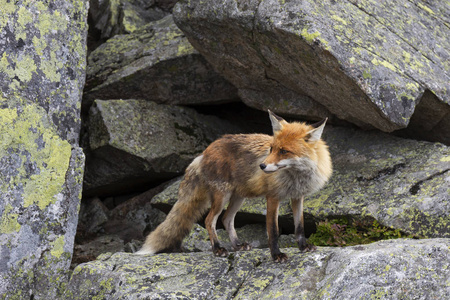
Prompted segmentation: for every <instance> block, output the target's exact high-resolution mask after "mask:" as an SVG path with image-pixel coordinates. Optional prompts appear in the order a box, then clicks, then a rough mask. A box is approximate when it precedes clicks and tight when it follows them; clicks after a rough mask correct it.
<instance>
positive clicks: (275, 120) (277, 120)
mask: <svg viewBox="0 0 450 300" xmlns="http://www.w3.org/2000/svg"><path fill="white" fill-rule="evenodd" d="M267 111H268V112H269V117H270V122H271V123H272V129H273V133H274V134H275V133H276V132H278V131H280V130H281V129H283V125H284V124H287V122H286V121H285V120H284V119H283V118H282V117H280V116H277V115H276V114H274V113H273V112H272V111H271V110H270V109H268V110H267Z"/></svg>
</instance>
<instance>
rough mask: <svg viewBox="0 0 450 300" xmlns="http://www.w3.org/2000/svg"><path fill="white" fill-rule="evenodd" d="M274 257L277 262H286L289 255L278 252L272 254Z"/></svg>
mask: <svg viewBox="0 0 450 300" xmlns="http://www.w3.org/2000/svg"><path fill="white" fill-rule="evenodd" d="M272 258H273V260H274V261H275V262H277V263H284V262H286V261H287V260H288V256H287V255H286V254H284V253H281V252H280V253H278V254H274V255H272Z"/></svg>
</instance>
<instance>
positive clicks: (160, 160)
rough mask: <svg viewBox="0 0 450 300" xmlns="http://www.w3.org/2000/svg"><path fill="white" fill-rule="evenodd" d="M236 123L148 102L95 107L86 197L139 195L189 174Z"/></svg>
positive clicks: (112, 102) (98, 103) (114, 102)
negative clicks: (147, 186) (141, 190)
mask: <svg viewBox="0 0 450 300" xmlns="http://www.w3.org/2000/svg"><path fill="white" fill-rule="evenodd" d="M227 132H230V133H233V132H237V128H235V127H234V126H233V125H232V124H229V123H228V122H226V121H223V120H220V119H218V118H215V117H211V116H205V115H201V114H198V113H197V112H195V111H194V110H193V109H190V108H184V107H177V106H170V105H162V104H156V103H154V102H150V101H146V100H108V101H106V100H105V101H103V100H102V101H100V100H97V101H96V102H95V106H94V107H92V109H91V111H90V132H89V136H90V137H89V140H90V150H91V151H92V152H91V153H90V154H89V155H88V156H87V161H86V175H85V178H84V192H85V193H88V194H97V195H100V194H114V193H116V192H118V191H119V192H121V193H125V192H127V191H130V190H131V191H134V189H135V188H137V187H139V186H141V185H143V184H145V183H149V182H152V181H161V180H165V179H166V180H167V179H170V178H172V177H175V176H177V175H179V174H182V173H183V172H184V169H185V168H186V167H187V165H188V164H189V163H190V162H191V161H192V160H193V159H194V158H195V157H196V156H197V155H198V154H200V153H201V152H202V151H203V150H204V149H205V148H206V147H207V146H208V144H209V143H211V142H212V141H214V140H215V139H216V138H218V137H219V136H220V135H222V134H224V133H227Z"/></svg>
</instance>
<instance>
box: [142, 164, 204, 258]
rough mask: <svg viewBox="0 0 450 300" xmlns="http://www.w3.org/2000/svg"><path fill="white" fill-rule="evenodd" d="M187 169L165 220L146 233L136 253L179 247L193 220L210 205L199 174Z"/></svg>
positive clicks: (162, 250)
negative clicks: (142, 244)
mask: <svg viewBox="0 0 450 300" xmlns="http://www.w3.org/2000/svg"><path fill="white" fill-rule="evenodd" d="M189 171H193V170H189V169H188V171H187V172H186V175H185V178H184V180H183V181H182V182H181V184H180V190H179V192H178V201H177V202H176V203H175V205H174V206H173V207H172V209H171V210H170V212H169V214H168V215H167V218H166V219H165V220H164V222H162V223H161V224H160V225H159V226H158V227H157V228H156V229H155V230H154V231H153V232H151V233H150V234H149V235H148V236H147V239H146V240H145V243H144V246H143V247H142V248H141V250H139V251H138V252H136V254H156V253H160V252H172V251H173V250H176V249H180V248H181V242H182V241H183V239H184V238H185V237H186V236H187V235H188V234H189V232H190V231H191V229H192V226H193V225H194V223H195V222H196V221H198V220H199V219H200V218H201V217H202V216H203V214H204V213H205V212H206V210H207V209H208V208H209V205H210V201H209V197H208V195H207V192H206V190H205V188H204V187H203V185H202V184H201V183H200V180H199V177H198V175H197V174H195V172H189Z"/></svg>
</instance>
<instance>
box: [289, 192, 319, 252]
mask: <svg viewBox="0 0 450 300" xmlns="http://www.w3.org/2000/svg"><path fill="white" fill-rule="evenodd" d="M291 206H292V212H293V215H294V223H295V239H296V240H297V244H298V248H299V249H300V251H301V252H310V251H314V250H316V246H314V245H312V244H308V243H307V242H306V237H305V222H304V220H303V197H301V198H300V199H291Z"/></svg>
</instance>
